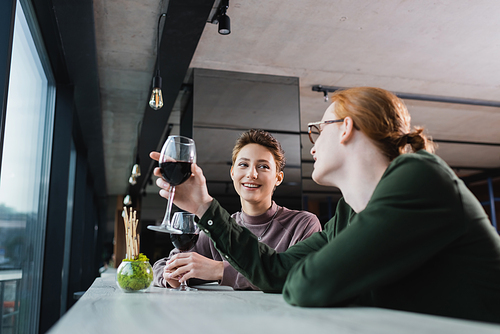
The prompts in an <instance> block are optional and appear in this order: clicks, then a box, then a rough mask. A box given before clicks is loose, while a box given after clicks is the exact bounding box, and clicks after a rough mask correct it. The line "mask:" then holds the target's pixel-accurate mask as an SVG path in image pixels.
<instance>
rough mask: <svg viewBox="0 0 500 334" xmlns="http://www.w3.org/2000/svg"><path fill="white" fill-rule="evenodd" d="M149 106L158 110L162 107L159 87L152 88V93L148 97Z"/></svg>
mask: <svg viewBox="0 0 500 334" xmlns="http://www.w3.org/2000/svg"><path fill="white" fill-rule="evenodd" d="M149 106H150V107H151V108H152V109H154V110H158V109H160V108H161V107H163V96H162V94H161V89H160V88H154V89H153V93H152V94H151V98H150V99H149Z"/></svg>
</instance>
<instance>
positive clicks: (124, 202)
mask: <svg viewBox="0 0 500 334" xmlns="http://www.w3.org/2000/svg"><path fill="white" fill-rule="evenodd" d="M131 204H132V199H130V195H127V196H125V198H124V199H123V205H127V206H128V205H131Z"/></svg>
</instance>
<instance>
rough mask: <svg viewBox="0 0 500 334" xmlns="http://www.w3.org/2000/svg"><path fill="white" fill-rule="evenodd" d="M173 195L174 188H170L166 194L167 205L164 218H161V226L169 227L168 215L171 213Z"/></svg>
mask: <svg viewBox="0 0 500 334" xmlns="http://www.w3.org/2000/svg"><path fill="white" fill-rule="evenodd" d="M174 195H175V187H170V191H169V192H168V203H167V212H165V217H164V218H163V222H162V223H161V224H162V225H163V226H165V225H166V226H170V213H171V212H172V203H173V202H174Z"/></svg>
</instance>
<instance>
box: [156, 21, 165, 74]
mask: <svg viewBox="0 0 500 334" xmlns="http://www.w3.org/2000/svg"><path fill="white" fill-rule="evenodd" d="M166 16H167V13H163V14H161V15H160V17H159V18H158V29H157V30H156V32H157V36H156V76H160V23H161V19H162V17H166Z"/></svg>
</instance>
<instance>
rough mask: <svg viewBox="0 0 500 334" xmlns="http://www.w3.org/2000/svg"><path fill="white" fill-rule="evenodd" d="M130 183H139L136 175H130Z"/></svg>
mask: <svg viewBox="0 0 500 334" xmlns="http://www.w3.org/2000/svg"><path fill="white" fill-rule="evenodd" d="M128 183H130V184H131V185H133V186H135V184H136V183H137V180H136V179H135V176H133V175H132V176H131V177H129V179H128Z"/></svg>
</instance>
